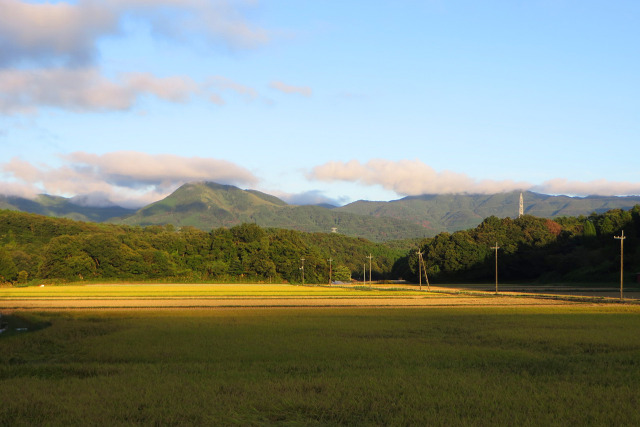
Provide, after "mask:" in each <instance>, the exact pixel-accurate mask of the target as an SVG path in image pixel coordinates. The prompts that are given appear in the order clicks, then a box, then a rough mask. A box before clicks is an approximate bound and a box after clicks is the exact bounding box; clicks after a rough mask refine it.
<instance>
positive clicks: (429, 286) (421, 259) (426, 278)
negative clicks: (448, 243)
mask: <svg viewBox="0 0 640 427" xmlns="http://www.w3.org/2000/svg"><path fill="white" fill-rule="evenodd" d="M423 253H424V252H420V251H418V263H419V264H420V265H422V269H423V270H424V278H425V280H426V281H427V291H429V292H431V285H430V284H429V276H428V275H427V266H426V265H425V263H424V258H422V254H423ZM420 290H422V273H420Z"/></svg>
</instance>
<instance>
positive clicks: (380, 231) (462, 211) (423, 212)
mask: <svg viewBox="0 0 640 427" xmlns="http://www.w3.org/2000/svg"><path fill="white" fill-rule="evenodd" d="M519 195H520V192H518V191H516V192H509V193H496V194H489V195H487V194H424V195H419V196H407V197H404V198H401V199H397V200H391V201H388V202H386V201H368V200H358V201H355V202H352V203H349V204H347V205H345V206H340V207H334V206H321V205H292V204H288V203H287V202H285V201H283V200H281V199H279V198H278V197H276V196H273V195H270V194H267V193H263V192H260V191H257V190H242V189H240V188H238V187H236V186H233V185H225V184H218V183H215V182H206V181H203V182H193V183H187V184H184V185H183V186H181V187H180V188H178V189H177V190H176V191H175V192H173V193H172V194H170V195H169V196H167V197H165V198H164V199H162V200H158V201H157V202H154V203H151V204H149V205H147V206H144V207H142V208H140V209H138V210H133V209H126V208H122V207H118V206H104V207H88V206H83V205H81V204H78V203H74V199H66V198H64V197H59V196H47V195H41V196H38V197H37V198H36V199H34V200H29V199H24V198H20V197H16V196H0V209H11V210H19V211H25V212H31V213H38V214H42V215H47V216H59V217H67V218H71V219H76V220H82V221H91V222H113V223H120V224H128V225H139V226H146V225H165V224H173V225H174V226H178V227H181V226H193V227H196V228H200V229H203V230H207V231H208V230H211V229H213V228H218V227H232V226H234V225H238V224H241V223H243V222H249V223H255V224H257V225H260V226H262V227H273V228H288V229H293V230H299V231H307V232H326V233H328V232H331V231H332V230H333V229H337V232H339V233H342V234H346V235H350V236H356V237H363V238H367V239H369V240H374V241H383V240H394V239H406V238H423V237H432V236H434V235H436V234H438V233H440V232H443V231H447V232H453V231H457V230H462V229H468V228H473V227H475V226H477V225H478V224H479V223H480V222H481V221H482V220H483V219H484V218H486V217H488V216H492V215H494V216H497V217H502V218H504V217H516V216H517V215H518V207H519ZM523 195H524V208H525V214H531V215H534V216H539V217H544V218H555V217H558V216H579V215H585V216H586V215H589V214H591V213H592V212H595V213H603V212H605V211H607V210H610V209H615V208H622V209H629V208H632V207H633V206H634V205H637V204H640V196H586V197H571V196H555V195H546V194H540V193H534V192H530V191H525V192H523ZM76 200H81V199H76Z"/></svg>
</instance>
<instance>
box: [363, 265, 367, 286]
mask: <svg viewBox="0 0 640 427" xmlns="http://www.w3.org/2000/svg"><path fill="white" fill-rule="evenodd" d="M362 267H363V268H364V270H363V271H364V275H363V276H362V284H363V285H366V284H367V263H366V262H365V263H364V264H362Z"/></svg>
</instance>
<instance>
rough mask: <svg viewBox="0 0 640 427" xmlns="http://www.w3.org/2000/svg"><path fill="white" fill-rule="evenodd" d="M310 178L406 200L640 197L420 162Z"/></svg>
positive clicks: (338, 168)
mask: <svg viewBox="0 0 640 427" xmlns="http://www.w3.org/2000/svg"><path fill="white" fill-rule="evenodd" d="M307 178H309V179H311V180H318V181H324V182H336V181H343V182H354V183H359V184H364V185H379V186H381V187H383V188H385V189H387V190H392V191H395V192H396V193H398V194H401V195H405V196H416V195H421V194H455V193H468V194H494V193H501V192H507V191H514V190H532V191H536V192H540V193H546V194H566V195H578V196H587V195H630V194H640V184H639V183H633V182H613V181H607V180H604V179H601V180H597V181H591V182H579V181H568V180H566V179H562V178H557V179H552V180H547V181H545V182H543V183H542V184H531V183H527V182H517V181H512V180H477V179H474V178H472V177H470V176H468V175H466V174H464V173H460V172H452V171H442V172H437V171H436V170H435V169H433V168H432V167H431V166H429V165H427V164H425V163H423V162H421V161H420V160H399V161H391V160H384V159H374V160H370V161H368V162H366V163H361V162H359V161H357V160H351V161H348V162H338V161H333V162H327V163H325V164H323V165H320V166H316V167H314V168H313V169H312V170H311V172H310V173H308V174H307Z"/></svg>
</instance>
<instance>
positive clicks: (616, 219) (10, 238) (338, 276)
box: [0, 205, 640, 284]
mask: <svg viewBox="0 0 640 427" xmlns="http://www.w3.org/2000/svg"><path fill="white" fill-rule="evenodd" d="M623 230H624V234H625V237H626V239H625V241H624V245H625V256H624V268H625V272H626V275H625V280H627V281H630V280H635V274H636V273H637V272H640V249H639V248H638V243H639V240H640V205H637V206H635V207H634V208H632V209H630V210H621V209H613V210H610V211H608V212H606V213H602V214H596V213H593V214H591V215H589V216H578V217H561V218H556V219H555V220H551V219H545V218H538V217H534V216H531V215H524V216H522V217H520V218H516V219H512V218H497V217H495V216H491V217H488V218H486V219H485V220H484V221H483V222H482V223H481V224H480V225H478V226H477V227H476V228H474V229H469V230H463V231H457V232H454V233H447V232H444V233H440V234H438V235H437V236H435V237H434V238H430V239H416V240H406V241H395V242H387V243H374V242H371V241H368V240H365V239H362V238H354V237H348V236H344V235H340V234H336V233H305V232H300V231H294V230H285V229H275V228H261V227H258V226H257V225H255V224H242V225H238V226H234V227H231V228H216V229H213V230H211V231H210V232H206V231H202V230H199V229H197V228H194V227H181V228H179V229H176V228H175V227H173V226H172V225H165V226H159V225H153V226H147V227H139V226H126V225H114V224H97V223H90V222H79V221H73V220H69V219H64V218H51V217H45V216H41V215H35V214H28V213H23V212H15V211H9V210H0V283H14V284H16V283H28V282H37V281H79V280H80V281H82V280H104V279H107V280H132V281H136V280H137V281H145V280H153V281H181V282H200V281H202V282H238V281H240V282H251V281H273V282H290V283H300V282H302V280H303V279H302V277H303V270H302V269H301V267H302V266H303V262H302V259H303V258H304V280H305V282H306V283H328V281H329V274H330V271H331V275H332V279H333V280H340V281H345V282H347V281H350V280H351V279H357V280H363V273H364V270H365V269H366V271H367V278H366V279H367V280H368V276H369V258H367V257H368V256H371V257H372V258H371V270H372V271H371V276H372V279H373V280H395V279H407V280H410V281H414V282H417V281H418V276H417V274H418V251H420V252H422V258H423V259H424V264H425V267H426V271H427V274H428V276H429V279H430V280H431V281H432V282H435V283H437V282H442V283H445V282H464V281H467V282H491V281H492V280H493V278H494V262H495V259H494V257H495V253H494V250H493V249H491V248H492V247H495V246H496V245H497V246H499V248H500V249H499V251H498V256H499V260H500V261H499V263H498V269H499V272H498V273H499V277H500V280H501V281H506V282H509V281H512V282H516V281H519V282H523V281H526V282H536V281H537V282H554V281H555V282H607V281H615V278H616V273H617V272H618V271H619V266H620V264H619V263H620V258H619V247H620V241H619V240H616V239H614V237H615V236H619V235H620V234H621V233H622V231H623Z"/></svg>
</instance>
